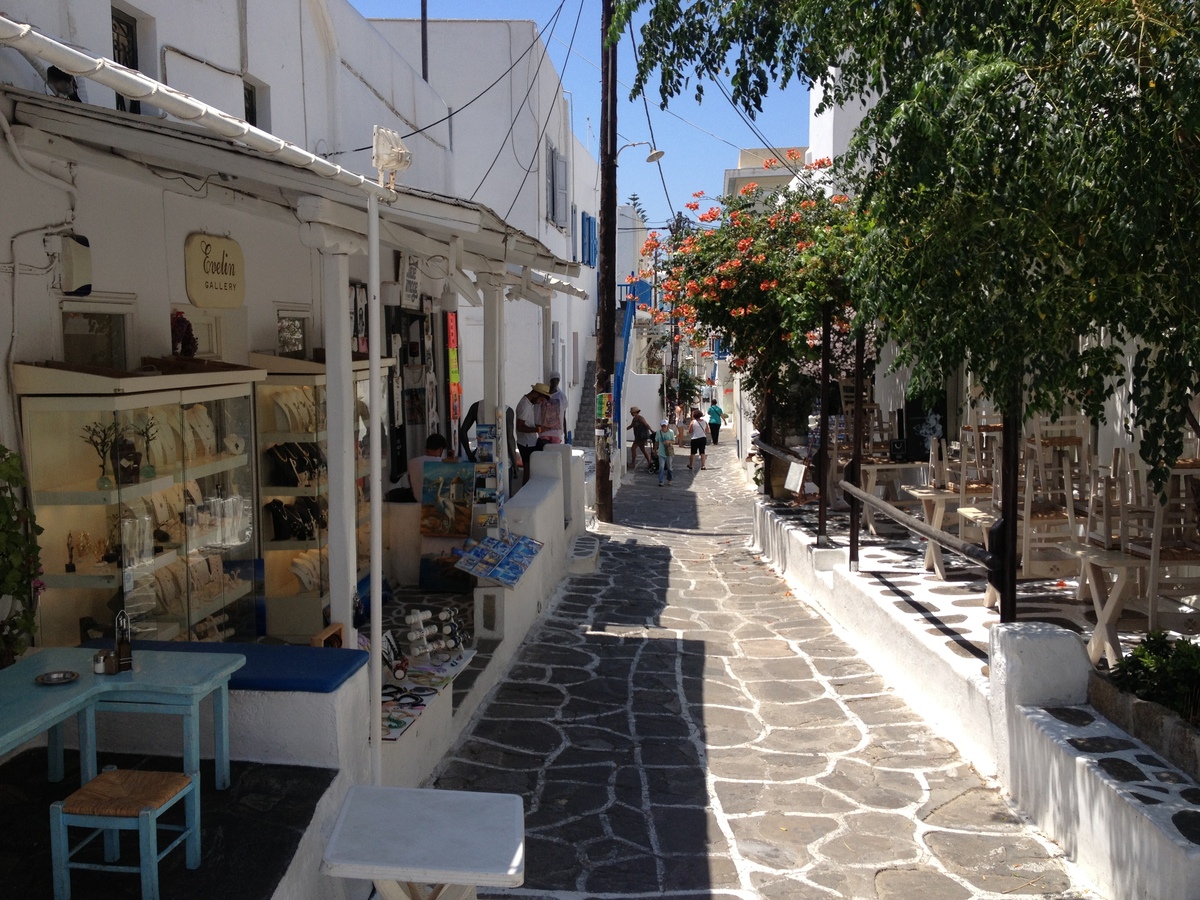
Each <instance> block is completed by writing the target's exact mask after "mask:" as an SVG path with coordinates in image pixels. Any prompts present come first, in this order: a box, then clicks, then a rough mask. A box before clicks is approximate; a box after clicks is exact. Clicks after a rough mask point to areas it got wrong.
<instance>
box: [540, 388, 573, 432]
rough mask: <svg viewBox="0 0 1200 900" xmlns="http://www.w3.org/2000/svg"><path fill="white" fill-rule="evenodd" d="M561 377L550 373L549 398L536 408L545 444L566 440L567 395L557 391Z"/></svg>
mask: <svg viewBox="0 0 1200 900" xmlns="http://www.w3.org/2000/svg"><path fill="white" fill-rule="evenodd" d="M560 380H561V376H560V375H559V374H558V373H557V372H551V373H550V384H549V388H550V398H549V399H548V400H547V401H546V402H545V403H543V404H542V405H541V406H540V407H539V408H538V417H539V418H540V419H541V420H542V438H543V439H544V440H545V441H546V443H547V444H561V443H563V442H564V441H566V439H567V395H566V394H564V393H563V392H562V391H561V390H559V387H558V383H559V381H560Z"/></svg>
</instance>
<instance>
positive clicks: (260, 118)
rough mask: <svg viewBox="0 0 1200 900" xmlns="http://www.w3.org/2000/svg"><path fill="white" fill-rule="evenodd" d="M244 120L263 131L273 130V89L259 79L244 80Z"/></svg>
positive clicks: (246, 78) (247, 77) (247, 78)
mask: <svg viewBox="0 0 1200 900" xmlns="http://www.w3.org/2000/svg"><path fill="white" fill-rule="evenodd" d="M242 104H243V107H244V109H245V111H244V112H243V113H242V118H243V119H245V120H246V121H247V122H249V123H250V124H251V125H253V126H254V127H255V128H261V129H262V130H263V131H270V130H271V89H270V88H269V87H268V86H267V85H266V84H264V83H263V82H261V81H259V80H258V79H257V78H250V77H249V76H246V77H244V78H243V79H242Z"/></svg>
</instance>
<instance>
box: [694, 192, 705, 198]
mask: <svg viewBox="0 0 1200 900" xmlns="http://www.w3.org/2000/svg"><path fill="white" fill-rule="evenodd" d="M692 196H693V197H703V196H704V191H696V193H694V194H692Z"/></svg>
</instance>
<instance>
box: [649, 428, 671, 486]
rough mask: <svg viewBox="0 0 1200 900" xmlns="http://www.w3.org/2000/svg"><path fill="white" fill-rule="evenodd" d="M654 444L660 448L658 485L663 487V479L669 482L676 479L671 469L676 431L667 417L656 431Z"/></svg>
mask: <svg viewBox="0 0 1200 900" xmlns="http://www.w3.org/2000/svg"><path fill="white" fill-rule="evenodd" d="M654 446H655V448H657V450H658V486H659V487H662V486H663V479H666V482H667V484H670V483H671V482H672V481H674V480H675V473H674V472H673V471H672V469H671V458H672V457H673V456H674V455H675V431H674V429H672V428H671V423H670V422H668V421H667V420H666V419H663V420H662V426H661V427H660V428H659V429H658V431H656V432H654Z"/></svg>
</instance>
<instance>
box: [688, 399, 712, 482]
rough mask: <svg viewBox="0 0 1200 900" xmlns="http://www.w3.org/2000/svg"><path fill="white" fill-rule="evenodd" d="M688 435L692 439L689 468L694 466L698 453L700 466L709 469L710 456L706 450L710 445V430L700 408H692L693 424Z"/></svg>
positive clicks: (689, 427)
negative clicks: (706, 427) (705, 425)
mask: <svg viewBox="0 0 1200 900" xmlns="http://www.w3.org/2000/svg"><path fill="white" fill-rule="evenodd" d="M688 437H690V438H691V439H692V455H691V456H690V457H688V468H689V469H691V468H693V467H694V465H695V462H696V454H699V455H700V468H701V469H707V468H708V466H707V465H705V463H706V462H707V461H708V457H707V456H706V455H705V452H704V451H705V450H706V449H707V447H708V432H707V430H706V429H705V427H704V417H703V416H702V415H701V414H700V410H698V409H694V410H692V424H691V425H689V426H688Z"/></svg>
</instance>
